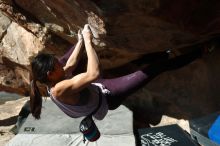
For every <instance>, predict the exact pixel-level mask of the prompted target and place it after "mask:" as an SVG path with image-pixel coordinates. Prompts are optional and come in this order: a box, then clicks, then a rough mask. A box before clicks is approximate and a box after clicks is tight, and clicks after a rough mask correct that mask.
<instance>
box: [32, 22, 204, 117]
mask: <svg viewBox="0 0 220 146" xmlns="http://www.w3.org/2000/svg"><path fill="white" fill-rule="evenodd" d="M92 37H93V36H92V33H91V30H90V27H89V25H85V26H84V29H83V30H82V33H80V32H79V34H78V40H79V41H78V43H77V44H76V47H75V48H74V49H72V50H70V51H69V52H68V53H67V54H65V55H64V56H63V57H62V58H61V59H57V58H56V57H54V55H50V54H42V53H41V54H38V55H37V56H36V57H35V58H34V59H33V61H32V63H31V69H32V76H33V80H32V81H31V97H30V105H31V113H32V115H33V116H34V117H35V118H36V119H39V118H40V114H41V107H42V97H41V94H40V92H39V89H38V86H37V84H36V82H37V81H39V82H40V83H43V84H46V86H47V87H48V93H49V95H50V97H51V99H52V101H53V102H54V103H55V104H56V105H57V106H58V107H59V108H60V109H61V110H62V111H63V112H64V113H66V114H67V115H68V116H70V117H72V118H77V117H83V116H87V115H90V114H91V113H92V114H93V117H95V118H96V119H98V120H102V119H103V118H104V117H105V116H106V114H107V112H108V110H114V109H116V108H117V107H119V106H120V104H121V103H122V102H123V101H124V100H125V99H126V97H128V96H129V95H131V94H132V93H134V92H135V91H136V90H137V89H139V88H141V87H143V86H144V85H146V84H147V83H148V82H149V81H150V80H151V79H152V78H154V77H156V76H157V75H159V74H160V73H162V72H164V71H169V70H173V69H177V68H180V67H182V66H184V65H186V64H188V63H190V62H192V61H193V60H195V59H196V58H198V57H200V56H201V55H202V54H203V52H204V49H202V48H201V47H196V48H193V49H191V51H189V52H188V53H185V54H182V55H178V56H176V57H170V56H171V55H170V54H171V53H170V50H169V51H163V52H157V53H152V54H149V55H146V56H144V57H142V60H136V63H137V62H143V61H146V60H148V59H150V58H151V59H153V60H157V61H155V62H153V63H151V64H149V65H148V66H147V67H144V68H143V69H140V70H138V71H135V72H133V73H131V74H128V75H125V76H121V77H117V78H113V79H103V78H100V72H101V71H100V62H99V59H98V56H97V54H96V51H95V49H94V47H93V44H92ZM83 43H84V44H83ZM83 45H84V46H85V51H86V54H87V57H88V61H87V68H86V71H85V72H82V73H79V74H77V75H74V76H72V71H73V70H74V68H75V67H76V65H77V63H78V60H79V56H80V54H82V53H81V52H82V49H81V48H83V47H82V46H83ZM152 56H153V57H152Z"/></svg>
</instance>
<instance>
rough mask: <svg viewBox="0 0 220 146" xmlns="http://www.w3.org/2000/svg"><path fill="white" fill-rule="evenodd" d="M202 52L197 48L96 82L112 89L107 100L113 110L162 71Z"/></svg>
mask: <svg viewBox="0 0 220 146" xmlns="http://www.w3.org/2000/svg"><path fill="white" fill-rule="evenodd" d="M202 52H203V49H200V48H196V49H194V50H192V51H191V52H189V53H187V54H184V55H180V56H177V57H175V58H172V59H167V60H163V61H159V62H155V63H152V64H150V65H149V66H147V67H146V68H144V69H142V70H138V71H136V72H134V73H131V74H128V75H125V76H122V77H118V78H113V79H99V80H97V81H96V82H99V83H102V84H103V85H104V86H105V87H106V88H107V89H108V90H109V91H110V94H109V95H108V96H107V102H108V105H109V109H110V110H113V109H116V108H117V107H118V106H120V105H121V103H122V102H123V101H124V100H125V99H126V97H128V96H129V95H131V94H132V93H134V92H135V91H136V90H137V89H140V88H141V87H143V86H144V85H146V84H147V83H148V82H149V81H150V80H152V79H153V78H154V77H156V76H157V75H159V74H160V73H162V72H164V71H168V70H173V69H178V68H180V67H183V66H184V65H187V64H189V63H190V62H192V61H193V60H195V59H196V58H198V57H200V56H201V55H202Z"/></svg>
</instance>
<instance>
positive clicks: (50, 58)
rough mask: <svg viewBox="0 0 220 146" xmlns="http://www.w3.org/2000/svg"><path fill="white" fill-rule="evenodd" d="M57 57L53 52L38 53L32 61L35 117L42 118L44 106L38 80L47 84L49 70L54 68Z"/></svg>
mask: <svg viewBox="0 0 220 146" xmlns="http://www.w3.org/2000/svg"><path fill="white" fill-rule="evenodd" d="M55 60H56V58H55V57H54V55H52V54H43V53H41V54H38V55H37V56H36V57H35V58H34V59H33V61H32V62H31V78H32V80H31V83H30V86H31V87H30V88H31V91H30V93H31V94H30V107H31V113H32V115H33V116H34V117H35V119H40V114H41V108H42V96H41V93H40V91H39V88H38V86H37V83H36V82H37V81H39V82H40V83H45V84H47V83H48V82H49V81H48V78H47V72H48V71H53V70H54V64H55Z"/></svg>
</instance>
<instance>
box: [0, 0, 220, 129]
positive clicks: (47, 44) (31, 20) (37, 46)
mask: <svg viewBox="0 0 220 146" xmlns="http://www.w3.org/2000/svg"><path fill="white" fill-rule="evenodd" d="M219 8H220V1H219V0H212V1H209V0H200V1H198V0H178V1H175V0H136V1H128V0H108V1H106V0H83V1H82V0H72V1H69V0H56V1H52V0H40V1H39V0H0V10H1V13H0V41H1V43H0V91H1V90H2V91H8V92H14V93H18V94H21V95H28V94H29V63H30V60H31V59H32V58H33V56H34V55H36V54H37V53H38V52H41V51H43V52H52V53H55V54H56V55H57V56H58V57H59V56H62V55H63V54H64V53H65V52H66V51H67V50H68V48H70V46H72V45H73V44H75V43H76V41H77V40H76V34H77V33H76V32H77V30H78V29H79V28H82V27H83V25H84V24H85V23H89V24H90V25H91V26H92V31H93V34H94V37H95V38H94V39H93V43H94V44H95V48H96V50H97V53H98V55H99V57H100V60H101V64H102V67H103V69H104V76H108V77H113V76H117V75H121V74H125V73H127V72H129V71H131V70H132V69H133V68H134V66H133V65H132V64H131V63H129V62H130V61H132V60H134V59H136V58H139V57H140V56H141V55H142V54H148V53H151V52H156V51H161V50H166V49H168V48H173V49H174V50H175V49H177V48H182V47H184V46H187V45H188V46H190V45H193V44H194V43H195V42H200V43H202V45H201V46H202V47H213V46H216V50H215V51H214V52H213V54H210V55H209V56H205V57H203V58H201V59H198V60H196V61H195V62H193V63H191V64H190V65H188V66H186V67H184V68H181V69H179V70H176V71H170V72H166V73H163V74H161V75H160V76H158V77H157V78H155V79H154V80H152V82H150V83H149V84H148V85H147V86H146V88H144V89H143V92H137V94H135V95H133V96H131V97H130V98H129V99H128V100H127V101H126V103H125V104H127V105H128V106H129V108H131V109H132V110H133V112H134V119H135V122H134V126H136V127H146V126H149V125H157V124H158V123H159V122H160V121H161V118H162V119H163V118H164V117H165V118H166V116H167V117H172V118H175V119H184V120H185V119H191V118H196V117H199V116H202V115H205V114H208V113H211V112H214V111H216V110H218V107H219V103H220V102H219V87H220V85H219V84H220V78H219V73H220V70H219V68H218V66H219V64H220V61H219V57H220V51H219V46H217V42H219V32H220V25H219V24H220V17H219ZM208 40H211V41H209V43H203V42H207V41H208ZM118 67H119V68H118ZM143 111H146V114H145V115H146V116H140V115H143V114H142V113H143ZM164 115H166V116H164ZM163 121H164V120H162V122H163ZM164 123H169V121H166V120H165V122H164Z"/></svg>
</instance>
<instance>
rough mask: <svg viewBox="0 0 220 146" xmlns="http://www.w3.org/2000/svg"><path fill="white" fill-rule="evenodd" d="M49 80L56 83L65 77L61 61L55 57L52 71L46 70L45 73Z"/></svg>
mask: <svg viewBox="0 0 220 146" xmlns="http://www.w3.org/2000/svg"><path fill="white" fill-rule="evenodd" d="M47 75H48V79H49V81H51V82H53V83H57V82H60V81H62V80H63V79H64V78H65V72H64V69H63V66H62V65H61V63H60V62H59V61H58V60H57V59H56V60H55V62H54V69H53V71H48V73H47Z"/></svg>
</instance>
